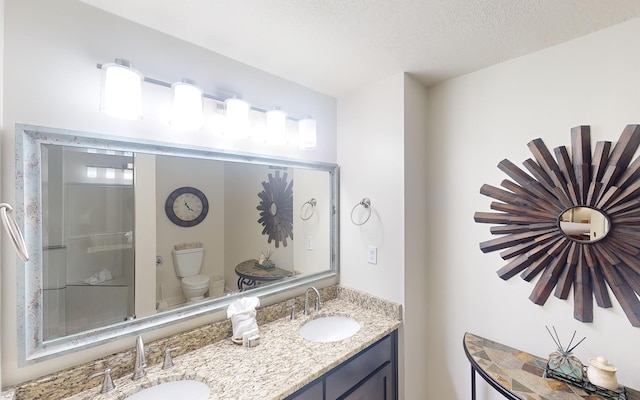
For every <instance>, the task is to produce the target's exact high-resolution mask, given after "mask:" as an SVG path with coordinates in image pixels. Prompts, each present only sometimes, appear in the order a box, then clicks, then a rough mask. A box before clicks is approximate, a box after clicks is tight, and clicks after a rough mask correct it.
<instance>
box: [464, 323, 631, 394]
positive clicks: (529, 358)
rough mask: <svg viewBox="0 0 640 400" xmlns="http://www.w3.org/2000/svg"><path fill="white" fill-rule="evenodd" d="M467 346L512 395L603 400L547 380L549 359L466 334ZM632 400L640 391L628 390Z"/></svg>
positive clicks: (477, 362)
mask: <svg viewBox="0 0 640 400" xmlns="http://www.w3.org/2000/svg"><path fill="white" fill-rule="evenodd" d="M464 347H465V351H466V352H467V356H468V357H469V361H471V362H472V364H475V368H476V369H481V370H482V371H481V372H483V373H485V374H487V375H489V377H490V379H492V380H493V382H494V383H495V384H497V385H500V386H501V387H503V388H504V389H506V390H507V391H508V392H509V393H510V394H513V395H515V396H516V397H517V398H520V399H527V400H585V399H587V400H603V398H602V397H600V396H596V395H593V394H591V395H590V394H588V393H587V392H585V391H584V390H582V389H581V388H579V387H576V386H573V385H569V384H568V383H565V382H562V381H559V380H556V379H552V378H545V377H544V371H545V368H546V365H547V359H546V358H541V357H537V356H534V355H531V354H529V353H526V352H524V351H521V350H517V349H514V348H511V347H509V346H505V345H503V344H500V343H497V342H494V341H492V340H489V339H485V338H483V337H480V336H476V335H473V334H471V333H466V334H465V335H464ZM627 399H628V400H640V392H637V391H636V390H633V389H630V388H627Z"/></svg>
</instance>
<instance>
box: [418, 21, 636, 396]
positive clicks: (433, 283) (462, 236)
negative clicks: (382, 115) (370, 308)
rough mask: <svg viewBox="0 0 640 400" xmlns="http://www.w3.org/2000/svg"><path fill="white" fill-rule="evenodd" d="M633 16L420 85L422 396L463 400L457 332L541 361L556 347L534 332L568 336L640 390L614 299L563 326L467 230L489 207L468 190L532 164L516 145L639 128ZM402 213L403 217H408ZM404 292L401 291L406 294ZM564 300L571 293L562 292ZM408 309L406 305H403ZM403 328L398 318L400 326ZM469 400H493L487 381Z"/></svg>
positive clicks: (478, 231)
mask: <svg viewBox="0 0 640 400" xmlns="http://www.w3.org/2000/svg"><path fill="white" fill-rule="evenodd" d="M639 39H640V19H634V20H631V21H629V22H626V23H623V24H620V25H617V26H614V27H612V28H609V29H606V30H603V31H600V32H597V33H594V34H591V35H589V36H585V37H583V38H580V39H577V40H573V41H571V42H568V43H565V44H561V45H558V46H555V47H553V48H550V49H547V50H544V51H540V52H537V53H534V54H531V55H528V56H524V57H521V58H518V59H515V60H512V61H508V62H504V63H502V64H499V65H496V66H493V67H490V68H487V69H484V70H482V71H479V72H476V73H472V74H469V75H466V76H463V77H460V78H457V79H453V80H450V81H448V82H444V83H442V84H439V85H437V86H434V87H432V88H430V89H429V92H428V121H429V135H428V140H429V150H428V151H427V153H426V158H427V160H428V166H427V174H428V187H429V191H430V193H429V198H428V204H427V207H428V208H427V209H428V220H429V234H428V236H427V238H426V240H425V244H426V245H427V247H428V248H427V250H428V252H429V258H428V263H427V268H428V269H429V276H428V280H427V283H426V290H427V296H428V301H427V303H426V306H425V313H424V317H423V318H425V320H427V321H428V324H429V330H428V336H427V340H428V347H427V351H426V352H425V353H424V354H423V357H425V358H427V359H428V360H429V362H428V364H427V369H426V370H425V371H423V376H424V379H425V380H426V386H427V387H429V389H430V390H429V392H430V393H431V394H430V396H429V398H433V399H444V398H458V399H463V398H470V377H469V363H468V361H467V359H466V357H465V355H464V352H463V349H462V338H463V335H464V333H465V332H467V331H468V332H472V333H475V334H477V335H480V336H483V337H486V338H489V339H493V340H496V341H498V342H501V343H504V344H507V345H510V346H513V347H516V348H519V349H522V350H525V351H528V352H531V353H533V354H537V355H540V356H547V355H548V354H549V353H551V352H552V351H553V350H554V348H555V346H554V344H553V341H552V340H551V338H550V337H549V335H548V333H547V332H546V329H545V325H548V326H552V325H553V326H555V327H556V329H557V330H558V332H559V333H560V335H561V337H563V338H565V340H566V341H568V340H569V338H570V336H571V335H572V334H573V331H574V330H576V331H577V334H576V337H579V338H582V337H584V336H586V337H587V339H586V340H585V342H584V343H583V344H581V345H580V346H579V347H578V348H577V349H576V351H575V355H576V356H577V357H578V358H580V359H581V360H582V361H583V362H585V363H586V362H587V359H588V358H589V357H593V356H596V355H604V356H606V357H607V358H608V359H610V360H611V362H613V363H614V364H617V366H618V368H619V372H618V377H619V380H620V382H621V383H623V384H626V385H628V386H631V387H635V388H640V374H638V370H639V369H640V364H639V363H638V360H639V359H640V347H638V343H640V328H634V327H632V326H631V325H630V323H629V322H628V320H627V318H626V316H625V315H624V313H623V312H622V310H621V308H620V307H619V306H618V304H617V303H616V304H615V305H614V307H613V308H612V309H601V308H598V307H596V306H595V304H594V321H593V323H580V322H578V321H577V320H575V319H573V302H572V301H563V300H558V299H557V298H555V297H553V296H551V297H550V298H549V300H548V301H547V303H546V304H545V305H544V307H540V306H537V305H535V304H533V303H532V302H531V301H529V299H528V297H529V294H530V292H531V290H532V289H533V287H534V282H532V283H528V282H525V281H523V280H522V279H520V277H519V276H516V277H514V278H512V279H511V280H509V281H506V282H505V281H503V280H501V279H500V278H498V276H497V275H496V273H495V272H496V270H498V269H499V268H500V267H502V266H503V265H504V264H505V263H506V262H505V261H503V260H502V259H501V258H500V257H499V256H498V254H495V253H490V254H483V253H482V252H481V251H480V250H479V247H478V243H479V242H481V241H485V240H489V239H491V238H492V235H491V234H490V232H489V227H490V226H489V225H487V224H476V223H474V221H473V214H474V212H476V211H490V209H489V204H490V202H491V199H489V198H487V197H484V196H482V195H480V194H479V189H480V187H481V186H482V184H484V183H489V184H492V185H495V186H497V185H499V184H500V182H501V181H502V180H503V179H505V178H506V175H504V174H503V173H502V172H500V171H499V170H498V168H497V167H496V166H497V164H498V162H500V161H501V160H502V159H504V158H507V159H509V160H511V161H512V162H514V163H515V164H517V165H522V162H523V161H524V160H526V159H527V158H530V157H531V154H530V153H529V151H528V149H527V146H526V144H527V143H528V142H529V141H530V140H532V139H535V138H538V137H539V138H542V139H543V140H544V142H545V143H546V145H547V147H548V148H549V149H553V148H555V147H557V146H561V145H567V146H570V129H571V128H572V127H574V126H577V125H591V138H592V146H595V142H596V141H598V140H610V141H617V139H618V137H619V135H620V133H621V132H622V130H623V128H624V127H625V126H626V125H627V124H634V123H635V124H637V123H640V96H638V93H640V76H639V74H638V65H640V53H639V52H638V51H637V43H638V40H639ZM409 213H410V211H409V210H408V211H407V214H409ZM406 290H409V289H406ZM570 298H572V295H570ZM407 308H409V305H407ZM407 323H408V321H407ZM479 387H480V390H479V397H478V398H479V399H499V398H501V397H500V396H499V395H497V394H495V393H494V392H493V391H492V390H491V389H489V388H488V386H487V385H486V384H480V385H479Z"/></svg>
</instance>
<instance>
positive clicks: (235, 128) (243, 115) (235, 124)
mask: <svg viewBox="0 0 640 400" xmlns="http://www.w3.org/2000/svg"><path fill="white" fill-rule="evenodd" d="M224 104H225V118H226V127H225V133H228V134H229V135H231V136H234V137H237V138H246V137H249V128H250V127H251V124H250V121H249V113H250V112H251V105H250V104H249V103H248V102H246V101H244V100H241V99H238V98H236V97H232V98H229V99H227V100H225V102H224Z"/></svg>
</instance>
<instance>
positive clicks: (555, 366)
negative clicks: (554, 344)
mask: <svg viewBox="0 0 640 400" xmlns="http://www.w3.org/2000/svg"><path fill="white" fill-rule="evenodd" d="M571 354H572V353H570V352H566V351H556V352H553V353H551V354H549V362H548V365H549V368H550V369H551V370H553V371H554V372H557V373H560V374H562V375H565V376H566V377H568V378H571V379H575V380H577V381H578V382H582V381H583V380H584V366H583V365H582V363H581V362H580V360H578V359H577V358H576V357H574V356H573V355H571Z"/></svg>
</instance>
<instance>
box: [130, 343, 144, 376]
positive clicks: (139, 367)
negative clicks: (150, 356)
mask: <svg viewBox="0 0 640 400" xmlns="http://www.w3.org/2000/svg"><path fill="white" fill-rule="evenodd" d="M146 366H147V361H146V359H145V357H144V343H143V342H142V336H141V335H138V338H137V339H136V361H135V364H134V365H133V376H132V377H131V379H133V380H134V381H137V380H138V379H141V378H142V377H144V376H145V375H146V374H147V371H145V370H144V368H145V367H146Z"/></svg>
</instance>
